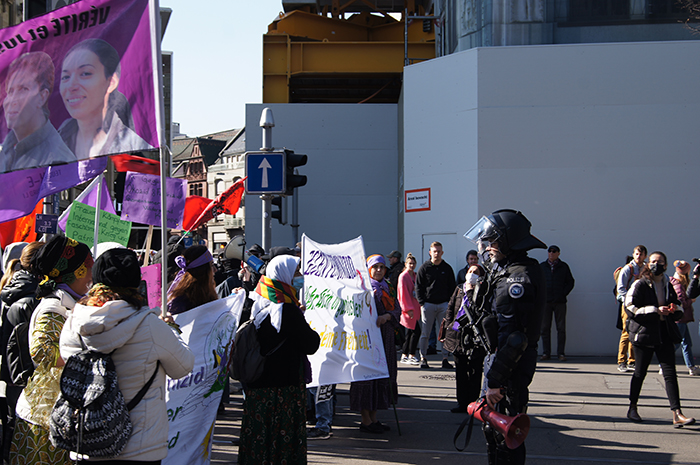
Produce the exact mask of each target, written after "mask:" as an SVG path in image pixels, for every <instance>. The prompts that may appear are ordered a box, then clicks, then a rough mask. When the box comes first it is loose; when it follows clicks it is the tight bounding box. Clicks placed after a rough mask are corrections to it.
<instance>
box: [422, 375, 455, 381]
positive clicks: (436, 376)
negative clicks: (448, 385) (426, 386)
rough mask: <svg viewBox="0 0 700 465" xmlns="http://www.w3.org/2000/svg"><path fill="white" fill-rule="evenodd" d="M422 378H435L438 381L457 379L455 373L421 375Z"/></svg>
mask: <svg viewBox="0 0 700 465" xmlns="http://www.w3.org/2000/svg"><path fill="white" fill-rule="evenodd" d="M419 378H421V379H434V380H437V381H452V380H455V379H456V378H455V375H421V376H419Z"/></svg>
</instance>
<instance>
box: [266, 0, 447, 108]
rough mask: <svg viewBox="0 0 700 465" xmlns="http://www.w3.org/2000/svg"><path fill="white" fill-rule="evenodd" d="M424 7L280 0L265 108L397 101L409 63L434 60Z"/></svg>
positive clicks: (432, 21)
mask: <svg viewBox="0 0 700 465" xmlns="http://www.w3.org/2000/svg"><path fill="white" fill-rule="evenodd" d="M425 3H432V2H421V1H419V0H407V1H397V0H374V1H370V0H348V1H346V2H344V3H341V2H340V0H315V1H314V0H312V1H308V2H305V1H303V0H302V1H300V0H297V1H294V2H287V1H283V6H284V7H285V10H287V9H288V10H289V11H285V12H283V13H280V15H279V16H278V17H277V18H276V19H275V20H274V21H273V22H272V24H270V25H269V27H268V32H267V34H264V35H263V103H363V102H370V103H396V102H397V101H398V99H399V95H400V92H401V82H402V74H403V68H404V66H405V65H407V64H409V63H413V62H416V61H422V60H429V59H431V58H435V28H436V26H437V27H439V21H436V20H437V18H434V17H432V16H426V12H425V10H424V7H425ZM384 6H386V7H388V8H387V9H383V8H382V7H384ZM436 22H437V24H436Z"/></svg>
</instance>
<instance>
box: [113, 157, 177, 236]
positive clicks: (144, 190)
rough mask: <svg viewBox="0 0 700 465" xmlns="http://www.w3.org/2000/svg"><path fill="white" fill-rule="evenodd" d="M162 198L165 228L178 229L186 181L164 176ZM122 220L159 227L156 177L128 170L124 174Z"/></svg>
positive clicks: (158, 180)
mask: <svg viewBox="0 0 700 465" xmlns="http://www.w3.org/2000/svg"><path fill="white" fill-rule="evenodd" d="M165 197H166V199H165V206H166V210H167V214H168V228H173V229H179V228H182V217H183V215H184V214H185V198H186V197H187V180H185V179H175V178H168V179H166V181H165ZM122 219H123V220H126V221H134V222H137V223H143V224H152V225H153V226H160V222H161V220H160V176H155V175H152V174H143V173H134V172H131V171H129V172H127V173H126V182H125V183H124V203H123V204H122Z"/></svg>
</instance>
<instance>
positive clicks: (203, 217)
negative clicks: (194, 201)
mask: <svg viewBox="0 0 700 465" xmlns="http://www.w3.org/2000/svg"><path fill="white" fill-rule="evenodd" d="M246 179H247V176H246V177H245V178H243V179H239V180H238V181H236V182H234V183H233V186H231V187H229V188H228V189H226V190H225V191H224V192H222V193H221V194H219V196H218V197H217V198H216V199H214V200H212V201H211V202H210V203H209V205H207V207H206V208H205V209H204V211H202V213H201V214H200V215H199V217H197V219H196V220H195V221H194V223H192V226H190V227H189V228H187V227H186V226H185V225H184V224H183V228H185V230H187V231H192V230H194V229H197V228H198V227H200V226H201V225H203V224H204V223H206V222H207V221H209V220H210V219H212V218H214V217H215V216H218V215H220V214H221V213H226V214H228V215H235V214H236V212H237V211H238V208H239V207H240V206H241V198H243V191H245V180H246ZM188 198H189V197H188ZM183 223H184V221H183Z"/></svg>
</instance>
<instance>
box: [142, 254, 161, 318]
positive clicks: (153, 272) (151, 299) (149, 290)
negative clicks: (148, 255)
mask: <svg viewBox="0 0 700 465" xmlns="http://www.w3.org/2000/svg"><path fill="white" fill-rule="evenodd" d="M160 266H161V265H160V263H156V264H154V265H149V266H142V267H141V279H142V280H143V281H146V295H147V296H148V307H149V308H156V307H160V304H161V300H162V297H161V295H162V294H161V282H162V276H161V269H160Z"/></svg>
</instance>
